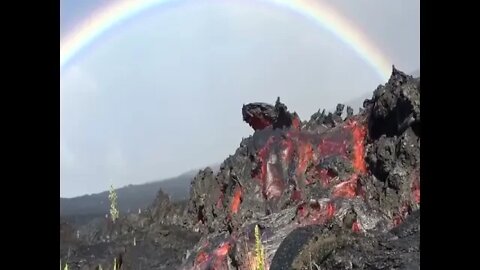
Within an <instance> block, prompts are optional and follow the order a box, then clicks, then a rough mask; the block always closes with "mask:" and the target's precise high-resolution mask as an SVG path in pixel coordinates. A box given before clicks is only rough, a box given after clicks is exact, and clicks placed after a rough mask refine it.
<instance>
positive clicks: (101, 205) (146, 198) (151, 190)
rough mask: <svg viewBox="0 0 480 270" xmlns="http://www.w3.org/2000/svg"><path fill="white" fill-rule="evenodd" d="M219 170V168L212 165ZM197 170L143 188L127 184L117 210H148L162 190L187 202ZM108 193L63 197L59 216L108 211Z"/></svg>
mask: <svg viewBox="0 0 480 270" xmlns="http://www.w3.org/2000/svg"><path fill="white" fill-rule="evenodd" d="M210 167H211V168H212V169H213V170H214V171H217V170H218V169H219V167H220V165H214V166H210ZM197 172H198V170H192V171H189V172H186V173H184V174H181V175H179V176H177V177H173V178H169V179H165V180H161V181H155V182H150V183H145V184H140V185H128V186H126V187H122V188H118V189H117V195H118V208H119V211H120V212H121V213H127V212H129V211H131V212H136V211H138V209H139V208H141V209H143V208H146V207H148V206H149V205H150V204H151V203H152V202H153V200H154V199H155V196H156V195H157V192H158V191H159V190H160V188H161V189H162V190H163V191H165V192H166V193H167V194H169V195H170V196H171V198H172V200H174V201H178V200H183V199H187V198H188V196H189V193H190V182H191V181H192V180H193V178H194V177H195V175H196V174H197ZM109 209H110V202H109V200H108V191H104V192H101V193H97V194H91V195H84V196H80V197H75V198H60V215H61V216H66V217H68V216H75V219H91V218H92V217H96V216H103V215H105V214H107V213H108V212H109Z"/></svg>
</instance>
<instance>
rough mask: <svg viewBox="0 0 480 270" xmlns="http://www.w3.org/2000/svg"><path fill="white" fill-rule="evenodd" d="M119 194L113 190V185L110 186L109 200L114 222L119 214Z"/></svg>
mask: <svg viewBox="0 0 480 270" xmlns="http://www.w3.org/2000/svg"><path fill="white" fill-rule="evenodd" d="M117 198H118V197H117V192H116V191H115V189H114V188H113V185H110V193H109V194H108V199H109V200H110V217H111V218H112V222H113V223H115V221H116V220H117V219H118V216H119V212H118V209H117Z"/></svg>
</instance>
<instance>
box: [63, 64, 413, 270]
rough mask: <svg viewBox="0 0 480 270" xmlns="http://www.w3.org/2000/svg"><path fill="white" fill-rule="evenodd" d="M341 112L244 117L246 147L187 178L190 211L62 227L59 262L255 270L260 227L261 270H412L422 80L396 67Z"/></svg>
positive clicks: (264, 109) (257, 110)
mask: <svg viewBox="0 0 480 270" xmlns="http://www.w3.org/2000/svg"><path fill="white" fill-rule="evenodd" d="M344 109H345V108H344V106H343V105H341V104H339V105H338V106H337V110H336V111H335V112H334V113H329V114H326V113H325V111H323V112H320V111H318V112H317V113H315V114H314V115H312V117H311V119H310V120H309V121H304V122H302V121H301V120H300V118H299V117H298V115H297V114H296V113H294V112H293V113H291V112H290V111H289V110H288V108H287V106H286V105H285V104H283V103H281V101H280V99H277V101H276V103H275V105H273V106H272V105H269V104H265V103H251V104H246V105H244V106H243V108H242V116H243V119H244V121H245V122H246V123H247V124H249V125H250V126H251V127H252V129H253V131H254V133H253V135H251V136H250V137H248V138H246V139H243V140H242V142H241V143H240V147H239V148H238V149H237V150H236V152H235V153H234V154H233V155H231V156H229V157H228V158H227V159H226V160H225V161H224V162H223V163H222V165H221V168H220V171H219V172H218V173H217V174H214V173H213V171H212V170H211V169H210V168H206V169H205V170H202V171H200V172H199V173H198V174H197V176H196V177H195V178H194V179H193V180H192V183H191V190H190V198H189V200H188V201H184V202H180V203H175V204H174V203H171V202H170V200H169V198H168V196H167V195H166V194H164V193H163V192H162V191H159V194H158V196H157V199H156V200H155V202H154V203H153V204H152V206H151V207H150V208H149V209H147V211H144V212H143V213H141V214H130V215H128V216H123V217H121V219H120V220H119V221H117V222H116V223H115V224H112V223H111V222H109V221H108V219H107V218H105V219H98V220H95V221H92V222H91V223H90V224H88V225H86V226H83V227H80V228H73V225H71V224H67V223H65V222H62V221H61V224H60V228H61V240H60V257H61V259H62V261H67V262H69V268H70V269H97V268H98V265H100V264H101V265H102V268H103V269H108V267H111V266H112V264H113V258H116V261H117V264H118V266H119V267H120V269H192V270H193V269H204V270H207V269H212V270H213V269H217V270H218V269H255V267H256V264H257V263H258V256H257V255H256V252H255V250H256V249H255V244H256V243H255V236H254V228H255V226H256V225H258V226H259V228H260V231H261V240H262V245H263V247H264V250H265V258H264V265H265V266H266V269H272V270H276V269H317V267H318V269H419V268H420V266H419V265H420V251H419V247H420V244H419V239H420V226H419V224H420V79H419V78H413V77H411V76H408V75H406V74H404V73H403V72H401V71H399V70H397V69H395V67H394V68H393V71H392V75H391V77H390V79H389V81H388V82H387V83H386V84H385V85H381V86H379V87H378V88H377V89H376V90H375V91H374V94H373V97H372V99H369V100H365V102H364V108H362V109H361V110H360V113H358V114H356V115H354V114H353V109H352V108H350V107H349V108H347V116H346V117H345V118H343V117H342V114H343V111H344ZM134 239H135V240H134ZM134 242H135V243H134ZM117 269H118V268H117Z"/></svg>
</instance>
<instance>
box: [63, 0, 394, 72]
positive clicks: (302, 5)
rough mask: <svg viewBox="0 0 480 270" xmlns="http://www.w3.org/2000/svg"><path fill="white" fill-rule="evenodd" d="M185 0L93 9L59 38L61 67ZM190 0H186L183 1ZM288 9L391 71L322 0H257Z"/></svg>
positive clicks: (129, 0)
mask: <svg viewBox="0 0 480 270" xmlns="http://www.w3.org/2000/svg"><path fill="white" fill-rule="evenodd" d="M181 1H182V0H114V1H111V3H110V4H109V5H107V6H105V7H103V8H102V9H100V10H98V11H97V12H94V13H93V14H92V15H91V16H90V17H89V18H88V19H87V20H85V21H84V22H83V23H81V24H80V25H79V26H78V27H77V28H75V30H73V31H72V32H71V34H70V35H68V36H67V37H66V38H64V39H63V40H61V41H60V68H61V69H62V68H64V67H65V66H66V65H67V64H68V63H69V62H70V61H71V60H72V59H73V58H74V57H75V56H76V55H77V54H78V53H79V52H80V51H81V50H82V49H83V48H85V47H87V46H88V45H90V44H92V43H94V42H95V41H96V40H97V39H98V38H99V37H100V36H101V35H102V34H104V33H106V32H107V31H109V30H110V29H112V28H113V27H114V26H115V25H117V24H119V23H120V22H122V21H124V20H126V19H129V18H132V17H134V16H137V15H139V14H141V13H142V12H143V11H146V10H148V9H150V8H152V7H155V6H159V5H163V4H167V3H173V2H181ZM183 1H187V0H183ZM258 1H261V2H266V3H269V4H272V5H273V6H277V7H280V8H285V9H288V10H290V11H292V12H295V13H297V14H299V15H301V16H302V17H305V18H307V19H309V20H311V21H312V22H313V23H315V24H317V25H319V26H320V27H323V28H325V29H327V30H329V31H330V32H331V33H333V34H334V35H335V36H336V37H337V38H339V39H340V40H342V41H343V42H344V43H345V44H346V45H348V46H349V47H350V48H352V49H353V50H354V51H355V52H356V53H357V55H358V56H359V57H361V58H362V59H363V60H364V61H365V62H366V63H368V64H369V65H370V66H371V67H372V68H373V69H374V70H375V71H376V72H377V73H378V74H379V75H380V76H381V78H382V79H384V80H387V79H388V78H389V77H390V74H391V68H392V63H391V62H390V61H389V59H388V57H386V56H385V54H384V53H383V52H382V51H381V50H380V49H379V48H378V47H376V46H375V44H373V42H372V41H371V40H370V39H369V38H368V36H367V35H365V34H364V33H363V32H362V31H361V29H359V28H358V27H356V26H355V25H354V24H353V23H351V22H349V21H348V20H347V19H346V18H345V17H343V16H342V15H341V14H340V13H339V12H338V11H337V10H335V9H334V8H333V7H331V6H330V5H328V4H327V3H325V2H324V1H321V0H258Z"/></svg>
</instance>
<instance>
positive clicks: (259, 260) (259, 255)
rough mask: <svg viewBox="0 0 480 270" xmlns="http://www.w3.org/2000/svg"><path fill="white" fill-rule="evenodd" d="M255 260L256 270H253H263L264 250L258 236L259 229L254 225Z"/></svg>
mask: <svg viewBox="0 0 480 270" xmlns="http://www.w3.org/2000/svg"><path fill="white" fill-rule="evenodd" d="M255 253H256V254H255V255H256V256H255V258H256V266H257V267H256V269H255V270H265V265H264V263H265V250H264V248H263V245H262V238H261V236H260V227H258V224H257V225H255Z"/></svg>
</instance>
